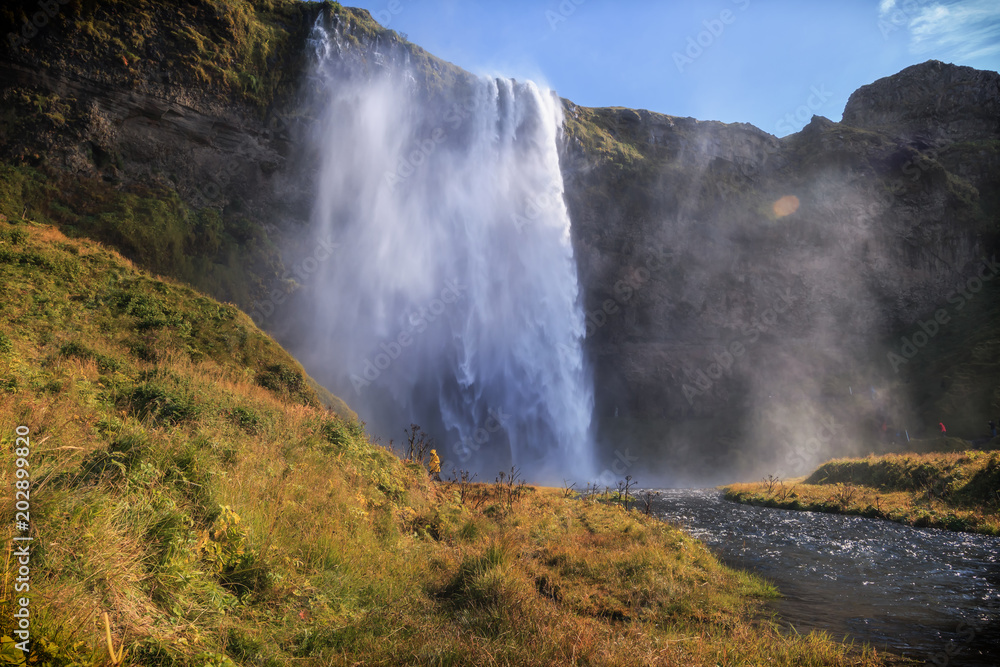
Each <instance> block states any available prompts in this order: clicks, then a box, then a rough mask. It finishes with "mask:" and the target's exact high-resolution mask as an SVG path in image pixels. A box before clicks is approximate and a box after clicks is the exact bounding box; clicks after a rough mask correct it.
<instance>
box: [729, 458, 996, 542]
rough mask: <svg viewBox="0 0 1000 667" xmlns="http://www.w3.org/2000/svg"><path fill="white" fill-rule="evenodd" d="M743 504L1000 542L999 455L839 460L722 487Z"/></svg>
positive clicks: (732, 497) (733, 498) (730, 496)
mask: <svg viewBox="0 0 1000 667" xmlns="http://www.w3.org/2000/svg"><path fill="white" fill-rule="evenodd" d="M724 490H725V493H726V498H728V499H729V500H735V501H737V502H746V503H751V504H760V505H766V506H768V507H781V508H785V509H799V510H812V511H819V512H838V513H843V514H856V515H860V516H867V517H871V518H880V519H888V520H890V521H897V522H899V523H904V524H908V525H913V526H920V527H925V526H926V527H932V528H945V529H949V530H960V531H968V532H975V533H983V534H987V535H1000V452H995V451H994V452H982V451H967V452H953V453H930V454H888V455H885V456H868V457H866V458H861V459H836V460H833V461H830V462H828V463H825V464H823V465H822V466H820V467H819V468H818V469H817V470H816V471H815V472H814V473H813V474H812V475H810V476H809V477H808V478H801V479H798V480H788V481H778V480H774V479H772V480H770V481H767V480H765V481H764V482H757V483H752V484H731V485H729V486H726V487H724Z"/></svg>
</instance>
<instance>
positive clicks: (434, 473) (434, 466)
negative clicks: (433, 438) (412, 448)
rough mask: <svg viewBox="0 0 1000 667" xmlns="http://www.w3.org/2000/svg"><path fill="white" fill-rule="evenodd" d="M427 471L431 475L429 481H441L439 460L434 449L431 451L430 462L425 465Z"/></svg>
mask: <svg viewBox="0 0 1000 667" xmlns="http://www.w3.org/2000/svg"><path fill="white" fill-rule="evenodd" d="M427 471H428V472H429V473H430V474H431V479H433V480H434V481H435V482H440V481H441V459H440V458H438V453H437V450H436V449H432V450H431V460H430V462H429V463H428V464H427Z"/></svg>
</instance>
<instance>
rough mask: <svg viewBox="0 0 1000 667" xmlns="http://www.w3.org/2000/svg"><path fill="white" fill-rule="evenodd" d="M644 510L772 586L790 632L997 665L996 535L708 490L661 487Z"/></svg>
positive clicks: (940, 659) (946, 661)
mask: <svg viewBox="0 0 1000 667" xmlns="http://www.w3.org/2000/svg"><path fill="white" fill-rule="evenodd" d="M653 510H654V511H655V513H656V514H657V516H659V517H661V518H664V519H667V520H669V521H671V522H674V523H678V524H680V525H681V526H683V527H684V528H685V529H686V530H687V531H688V532H689V533H690V534H691V535H693V536H695V537H697V538H699V539H701V540H703V541H704V542H705V543H706V544H708V545H709V546H710V547H711V548H712V550H713V551H714V552H715V553H717V554H718V555H719V556H720V557H721V558H722V559H723V560H724V561H725V562H726V563H727V564H728V565H731V566H733V567H738V568H742V569H746V570H750V571H753V572H756V573H758V574H760V575H761V576H763V577H765V578H766V579H768V580H770V581H772V582H773V583H774V584H775V585H776V586H777V587H778V589H779V590H780V591H781V593H782V594H783V596H784V597H783V598H782V599H781V600H780V601H778V602H777V603H776V608H777V611H778V613H779V614H780V615H781V616H782V618H783V619H784V620H785V621H786V622H787V623H789V624H791V625H792V626H793V627H794V628H795V629H796V630H798V631H799V632H807V631H809V630H826V631H828V632H830V633H831V634H832V635H833V636H835V637H837V638H841V637H844V636H847V637H848V638H851V639H855V640H857V641H864V642H869V643H871V644H872V645H874V646H875V647H876V648H879V649H886V648H887V649H889V650H891V651H892V652H894V653H897V654H902V655H905V656H908V657H912V658H917V659H920V660H925V661H927V662H928V663H929V664H937V665H950V666H953V667H960V666H969V667H997V666H998V665H1000V538H996V537H985V536H981V535H973V534H969V533H955V532H950V531H944V530H936V529H932V528H911V527H908V526H903V525H900V524H896V523H892V522H889V521H880V520H875V519H865V518H862V517H852V516H841V515H836V514H821V513H816V512H798V511H791V510H779V509H771V508H763V507H752V506H749V505H742V504H738V503H733V502H729V501H726V500H723V498H722V494H721V493H720V492H719V491H716V490H714V489H705V490H692V489H668V490H662V491H660V498H659V500H658V501H656V502H655V503H654V505H653Z"/></svg>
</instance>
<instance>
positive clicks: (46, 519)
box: [0, 221, 882, 667]
mask: <svg viewBox="0 0 1000 667" xmlns="http://www.w3.org/2000/svg"><path fill="white" fill-rule="evenodd" d="M0 289H2V300H0V304H2V307H0V332H2V335H0V441H2V443H3V453H2V455H0V483H2V484H3V486H4V488H6V489H8V491H7V492H5V494H4V497H5V498H9V497H11V496H10V495H9V493H10V490H11V489H12V488H13V487H12V483H13V482H14V480H15V471H16V470H17V469H18V467H19V466H18V463H17V461H16V456H15V434H16V433H17V429H18V427H26V428H27V429H28V430H29V431H30V435H29V436H28V437H29V441H30V448H29V449H30V452H28V453H27V456H26V457H25V459H26V461H27V467H28V469H29V470H30V473H31V489H30V519H31V529H30V534H31V536H32V537H33V538H34V541H33V542H32V552H31V557H30V568H31V574H30V586H31V588H30V596H31V604H30V609H31V614H32V616H31V626H30V627H31V641H32V644H31V645H32V646H33V647H34V654H33V657H34V658H35V662H34V663H33V664H39V665H45V664H49V665H70V664H78V665H108V664H135V665H190V666H198V667H201V666H204V665H232V664H241V665H285V664H292V663H295V664H302V665H328V664H362V663H363V664H400V665H402V664H437V665H462V664H524V665H559V664H564V665H570V664H590V665H599V664H609V665H610V664H614V665H648V664H665V665H717V664H722V665H737V664H774V665H788V666H793V665H794V666H796V667H798V666H802V665H877V664H882V662H881V660H882V659H881V658H879V657H878V656H875V655H874V654H873V653H871V652H867V653H864V654H862V653H860V652H857V651H852V652H850V653H849V652H848V650H847V649H845V647H843V646H841V645H839V644H837V643H835V642H831V641H829V640H828V639H826V638H824V637H822V636H818V635H809V636H807V637H802V636H798V635H792V636H785V635H783V634H781V633H780V632H779V631H778V630H777V629H776V627H775V626H774V625H772V623H771V622H770V621H769V620H768V619H767V617H766V615H764V614H761V613H760V612H761V611H762V609H761V602H762V601H763V600H765V599H767V598H769V597H773V595H774V591H773V590H772V589H770V588H769V587H768V586H766V585H765V584H763V583H762V582H760V581H759V580H756V579H755V578H753V577H751V576H748V575H745V574H741V573H737V572H733V571H731V570H728V569H727V568H725V567H723V566H721V565H720V564H719V562H718V561H717V560H716V559H715V558H714V557H713V556H712V555H711V554H710V553H709V552H708V551H707V550H706V549H705V548H704V547H703V546H702V545H701V544H700V543H698V542H696V541H694V540H691V539H690V538H688V537H685V536H684V535H683V534H682V533H681V532H680V531H679V530H677V529H675V528H673V527H670V526H668V525H665V524H663V523H661V522H659V521H656V520H655V519H653V518H650V517H645V516H642V515H639V514H637V513H635V512H625V511H624V510H622V509H621V508H620V507H618V506H614V505H605V504H601V503H598V502H593V501H582V500H579V499H574V498H568V497H564V494H563V493H562V492H561V491H556V490H545V489H521V490H520V491H518V489H517V487H509V486H508V487H506V490H503V489H501V488H499V487H498V486H496V485H490V486H486V485H476V486H463V485H460V484H453V485H442V484H438V483H435V482H432V481H431V480H430V478H429V475H428V473H427V471H426V470H425V468H424V467H423V466H422V465H420V464H417V463H412V462H411V463H407V462H404V461H402V460H400V459H399V458H397V457H396V456H394V455H393V454H392V453H391V452H389V451H388V450H386V449H385V448H383V447H380V446H378V445H377V444H374V443H372V442H371V441H370V440H369V438H368V437H367V436H366V435H365V433H364V429H363V426H362V425H361V424H359V423H358V422H357V421H356V420H355V419H351V418H350V415H347V417H348V418H347V419H345V418H341V417H339V416H337V415H335V414H333V413H331V412H329V411H327V410H324V409H323V408H321V407H320V406H319V405H318V404H317V400H316V398H315V393H314V392H313V391H312V390H311V389H310V388H309V386H308V383H307V382H306V380H305V378H304V376H303V374H302V372H301V369H300V368H299V367H298V366H297V365H296V364H295V363H294V361H292V360H291V359H290V358H289V357H288V356H287V355H286V354H285V353H284V352H283V351H282V350H281V348H279V347H278V346H277V345H276V344H275V343H274V342H273V341H271V340H270V339H268V338H267V337H266V336H264V335H263V334H261V333H260V332H259V331H258V330H257V329H255V328H254V327H253V325H252V323H251V322H250V320H249V319H248V318H247V317H246V316H245V315H244V314H242V313H240V312H239V311H237V310H236V309H234V308H232V307H231V306H227V305H224V304H220V303H218V302H215V301H212V300H210V299H208V298H205V297H203V296H201V295H199V294H197V293H195V292H193V291H192V290H190V289H188V288H186V287H181V286H177V285H175V284H173V283H168V282H163V281H161V280H158V279H155V278H153V277H151V276H149V275H148V274H145V273H143V272H141V271H139V270H137V269H135V268H133V267H132V266H131V265H130V264H129V263H128V262H127V261H125V260H123V259H122V258H121V257H120V256H119V255H117V254H116V253H114V252H112V251H109V250H107V249H105V248H103V247H101V246H99V245H96V244H94V243H92V242H90V241H78V240H71V239H68V238H66V237H65V236H63V235H62V234H61V233H59V232H58V231H56V230H55V229H54V228H52V227H49V226H41V225H31V224H18V225H12V224H10V223H9V222H6V221H3V222H0ZM22 431H23V429H22ZM21 454H24V452H21ZM21 467H22V468H23V464H22V465H21ZM2 514H3V517H2V518H3V529H2V532H3V536H4V544H5V545H8V547H7V554H6V557H5V558H4V559H3V563H4V576H3V578H2V588H0V592H2V595H0V624H2V625H0V635H2V636H4V637H7V638H10V637H12V636H13V634H12V631H13V629H14V628H13V626H12V616H11V613H12V611H13V607H14V605H15V603H16V599H17V597H19V595H20V594H21V593H19V594H15V593H14V591H13V586H14V582H15V570H14V568H15V567H16V566H17V565H16V562H15V561H14V560H13V559H12V554H11V551H10V546H9V545H11V544H13V542H12V541H11V539H10V538H11V537H12V536H13V534H19V535H23V534H24V533H22V532H20V531H18V530H16V528H15V524H14V506H13V503H6V502H5V503H4V506H3V513H2ZM105 614H106V615H107V623H108V628H109V629H110V634H109V635H108V634H107V632H108V631H107V630H106V629H105V620H104V619H105ZM109 642H110V644H111V646H112V648H111V649H109V648H108V643H109ZM16 650H17V649H15V648H13V646H12V645H11V642H10V641H9V640H7V639H5V640H4V645H3V646H2V647H0V656H4V657H0V663H2V662H3V661H4V660H8V659H14V658H16V657H17V653H16ZM121 650H124V657H123V658H122V659H121V660H119V661H115V660H112V659H111V651H114V652H115V653H118V652H119V651H121Z"/></svg>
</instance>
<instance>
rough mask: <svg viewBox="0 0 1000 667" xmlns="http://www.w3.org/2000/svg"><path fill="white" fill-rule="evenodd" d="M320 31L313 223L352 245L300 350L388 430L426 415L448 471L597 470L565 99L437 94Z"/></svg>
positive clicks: (343, 246) (539, 94)
mask: <svg viewBox="0 0 1000 667" xmlns="http://www.w3.org/2000/svg"><path fill="white" fill-rule="evenodd" d="M313 37H314V43H315V45H316V53H317V58H316V63H315V77H314V78H315V84H316V85H314V86H313V89H314V94H317V95H320V96H321V100H320V102H319V105H320V108H321V109H322V120H321V123H320V124H319V125H318V126H317V127H316V128H315V134H314V136H313V142H314V148H315V149H316V150H318V151H319V162H320V170H319V179H318V193H317V196H316V201H315V207H314V211H313V224H314V226H315V230H316V231H317V232H318V234H319V235H320V236H321V237H327V236H328V237H332V238H333V239H334V240H335V241H336V243H338V244H339V246H338V249H337V251H336V254H335V255H334V256H333V257H332V259H331V260H330V261H327V262H324V263H323V264H322V266H320V269H319V273H318V283H317V284H319V285H321V288H319V289H316V290H315V291H314V294H315V296H314V297H313V302H312V303H310V308H312V309H313V311H312V312H311V313H310V316H309V325H308V326H307V327H306V328H307V329H308V331H307V332H298V337H299V339H300V340H301V341H304V344H300V346H299V347H300V348H302V349H300V350H298V352H299V353H300V358H303V360H304V362H305V363H306V365H307V367H308V368H309V370H310V372H311V373H312V374H313V375H315V376H317V377H318V378H319V379H321V380H322V381H324V382H325V383H327V384H328V386H331V388H333V389H334V390H335V391H336V392H338V393H339V394H340V395H341V396H342V397H343V398H344V399H345V400H346V401H347V402H348V403H349V404H350V405H351V406H352V407H354V408H355V409H356V410H357V411H358V412H359V414H360V415H361V417H362V418H363V419H365V420H366V421H367V422H368V423H369V426H370V427H373V429H374V430H375V431H376V432H381V433H382V434H383V435H385V436H394V437H398V436H399V435H401V434H402V430H403V428H404V427H405V426H406V425H408V424H409V423H410V422H411V421H413V422H416V423H419V424H420V425H421V426H422V427H423V428H424V429H425V430H426V431H428V432H429V433H431V434H432V435H433V436H435V439H436V441H437V446H438V451H439V454H440V456H441V459H442V460H443V463H444V471H443V472H444V473H449V472H451V468H452V467H454V468H458V469H468V470H478V471H480V472H482V473H484V477H485V475H490V476H492V474H494V473H495V472H496V471H497V470H499V469H500V467H506V466H509V465H512V464H513V465H517V466H519V467H521V469H522V471H523V473H524V474H525V475H527V476H528V477H530V478H532V479H536V480H542V479H553V480H554V479H561V478H562V477H576V478H583V477H585V476H586V475H588V474H590V472H591V456H592V452H591V436H590V420H591V412H592V406H593V392H592V387H591V382H590V376H589V373H588V372H587V370H586V368H585V364H584V357H583V352H582V347H581V345H582V341H583V337H584V332H585V326H584V316H583V308H582V305H581V303H580V299H579V290H578V286H577V275H576V266H575V262H574V258H573V248H572V244H571V239H570V219H569V215H568V213H567V210H566V206H565V203H564V201H563V196H562V195H563V184H562V176H561V173H560V169H559V159H558V150H557V140H558V133H559V131H560V128H561V125H562V111H561V105H560V103H559V99H558V97H557V96H556V95H555V94H554V93H552V92H551V91H548V90H540V89H539V88H538V87H537V86H536V85H535V84H534V83H532V82H518V81H514V80H510V79H504V78H494V79H487V78H481V79H477V78H473V77H467V78H466V79H464V80H460V81H459V83H458V84H457V85H456V86H455V90H450V91H449V90H446V91H443V92H435V93H434V94H433V95H430V94H428V91H427V90H426V88H424V89H421V86H418V85H417V83H416V81H415V78H414V76H413V75H412V72H411V71H410V70H409V68H408V66H407V63H406V60H405V52H404V51H403V50H402V49H400V48H397V49H395V50H393V49H391V48H389V49H387V53H384V54H380V55H378V56H377V57H375V58H372V57H371V54H369V57H368V58H366V59H365V64H364V65H363V66H362V64H361V63H360V62H356V63H354V65H353V66H350V67H347V66H345V60H346V59H349V58H350V57H351V55H350V54H349V53H348V51H350V50H349V49H345V48H344V47H343V46H342V43H341V41H340V36H339V35H338V34H337V33H336V32H334V31H328V30H325V29H323V28H322V27H319V26H317V28H316V29H315V31H314V35H313ZM363 70H366V71H364V72H363V73H362V71H363Z"/></svg>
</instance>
